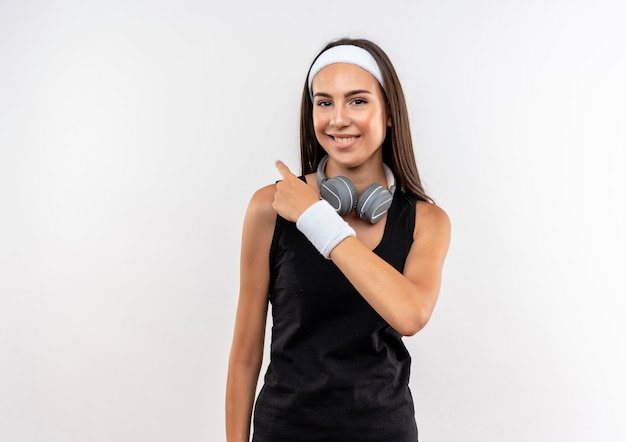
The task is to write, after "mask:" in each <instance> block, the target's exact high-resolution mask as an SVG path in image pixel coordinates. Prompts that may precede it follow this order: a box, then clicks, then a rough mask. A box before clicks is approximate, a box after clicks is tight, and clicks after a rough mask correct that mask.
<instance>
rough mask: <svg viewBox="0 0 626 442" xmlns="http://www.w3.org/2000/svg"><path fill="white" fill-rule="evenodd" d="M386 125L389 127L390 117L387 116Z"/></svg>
mask: <svg viewBox="0 0 626 442" xmlns="http://www.w3.org/2000/svg"><path fill="white" fill-rule="evenodd" d="M387 126H389V127H391V117H387Z"/></svg>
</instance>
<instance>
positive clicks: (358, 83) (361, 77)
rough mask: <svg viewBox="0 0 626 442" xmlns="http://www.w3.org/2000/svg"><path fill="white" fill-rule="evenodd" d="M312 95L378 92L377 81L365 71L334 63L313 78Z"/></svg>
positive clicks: (352, 66)
mask: <svg viewBox="0 0 626 442" xmlns="http://www.w3.org/2000/svg"><path fill="white" fill-rule="evenodd" d="M311 89H312V90H313V94H315V93H317V92H333V91H337V92H341V91H349V90H354V89H365V90H370V91H372V92H376V91H378V90H379V84H378V80H376V78H375V77H374V76H373V75H372V74H370V73H369V72H368V71H366V70H365V69H363V68H361V67H359V66H356V65H353V64H348V63H334V64H331V65H328V66H326V67H325V68H323V69H322V70H321V71H319V72H318V74H317V75H316V76H315V78H313V82H312V83H311Z"/></svg>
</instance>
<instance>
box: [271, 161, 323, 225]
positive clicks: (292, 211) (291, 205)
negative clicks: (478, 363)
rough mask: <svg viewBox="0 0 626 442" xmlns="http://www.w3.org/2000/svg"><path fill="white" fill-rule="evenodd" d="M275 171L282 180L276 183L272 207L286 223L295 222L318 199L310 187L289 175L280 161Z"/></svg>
mask: <svg viewBox="0 0 626 442" xmlns="http://www.w3.org/2000/svg"><path fill="white" fill-rule="evenodd" d="M276 169H278V172H279V173H280V175H281V176H282V177H283V179H282V181H279V182H278V183H276V193H275V194H274V202H273V204H272V207H273V208H274V210H275V211H276V213H278V214H279V215H280V216H282V217H283V218H285V219H286V220H287V221H292V222H296V221H297V220H298V218H300V215H302V213H304V211H305V210H306V209H308V208H309V207H311V206H312V205H313V204H315V203H316V202H318V201H319V199H320V197H319V195H318V194H317V193H316V192H315V190H313V188H312V187H311V186H309V185H308V184H307V183H305V182H304V181H302V180H301V179H300V178H298V177H297V176H295V175H294V174H293V173H291V171H290V170H289V168H288V167H287V166H286V165H285V163H283V162H282V161H280V160H279V161H276Z"/></svg>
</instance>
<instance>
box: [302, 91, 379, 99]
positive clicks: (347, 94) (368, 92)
mask: <svg viewBox="0 0 626 442" xmlns="http://www.w3.org/2000/svg"><path fill="white" fill-rule="evenodd" d="M359 94H370V95H371V94H372V92H371V91H368V90H367V89H356V90H353V91H350V92H346V93H345V94H344V97H346V98H347V97H351V96H353V95H359ZM313 97H324V98H332V95H330V94H328V93H326V92H316V93H315V94H314V95H313Z"/></svg>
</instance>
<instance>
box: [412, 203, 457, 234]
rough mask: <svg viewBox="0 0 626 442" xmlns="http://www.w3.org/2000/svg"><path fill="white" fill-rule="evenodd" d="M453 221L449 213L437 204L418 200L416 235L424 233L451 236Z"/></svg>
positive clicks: (416, 207)
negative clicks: (451, 221)
mask: <svg viewBox="0 0 626 442" xmlns="http://www.w3.org/2000/svg"><path fill="white" fill-rule="evenodd" d="M451 228H452V226H451V223H450V218H449V217H448V214H447V213H446V212H445V211H444V210H443V209H442V208H441V207H439V206H437V205H436V204H432V203H429V202H426V201H418V202H417V203H416V205H415V235H414V236H415V237H418V236H421V235H424V234H434V235H437V236H443V237H448V238H449V236H450V231H451Z"/></svg>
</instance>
